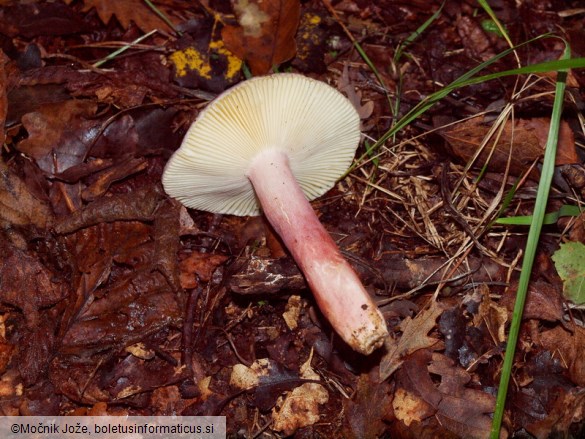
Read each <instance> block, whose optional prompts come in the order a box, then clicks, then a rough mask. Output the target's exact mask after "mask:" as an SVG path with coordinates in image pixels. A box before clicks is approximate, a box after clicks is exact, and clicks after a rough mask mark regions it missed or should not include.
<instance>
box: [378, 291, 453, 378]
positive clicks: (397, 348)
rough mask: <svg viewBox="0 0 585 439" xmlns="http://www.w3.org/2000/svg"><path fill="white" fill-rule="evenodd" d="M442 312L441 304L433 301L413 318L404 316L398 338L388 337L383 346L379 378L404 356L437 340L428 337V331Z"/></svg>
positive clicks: (392, 371)
mask: <svg viewBox="0 0 585 439" xmlns="http://www.w3.org/2000/svg"><path fill="white" fill-rule="evenodd" d="M442 312H443V305H441V304H440V303H439V302H436V301H433V302H432V304H431V306H430V307H429V308H427V309H425V310H424V311H421V312H420V313H419V314H418V315H417V316H416V317H415V318H414V319H411V318H410V317H406V319H404V321H403V322H402V324H401V325H400V329H401V330H402V335H401V336H400V337H399V338H398V340H395V339H393V338H392V337H388V338H387V339H386V343H385V345H384V346H385V347H386V351H387V352H386V354H385V355H384V357H383V358H382V360H381V362H380V379H381V381H384V380H386V379H387V378H388V377H390V375H392V374H393V373H394V372H395V371H396V369H398V368H399V367H400V366H401V365H402V363H403V361H404V357H405V356H407V355H409V354H412V353H413V352H415V351H417V350H419V349H423V348H427V347H430V346H433V345H434V344H436V343H437V342H438V341H439V340H438V339H436V338H433V337H429V336H428V333H429V332H430V331H431V330H432V329H433V328H434V327H435V326H436V320H437V317H439V315H440V314H441V313H442Z"/></svg>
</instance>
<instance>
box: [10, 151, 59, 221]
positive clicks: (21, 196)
mask: <svg viewBox="0 0 585 439" xmlns="http://www.w3.org/2000/svg"><path fill="white" fill-rule="evenodd" d="M52 222H53V212H51V209H50V207H49V206H48V205H47V203H45V202H43V201H41V200H39V199H38V198H37V197H36V196H35V195H33V193H32V192H31V190H30V189H29V187H28V186H27V184H26V182H24V181H23V180H22V179H20V178H19V177H18V176H17V175H15V174H14V173H13V172H12V171H11V170H10V169H9V168H8V167H7V166H6V164H5V163H4V162H3V161H2V160H0V223H7V224H11V225H20V226H24V225H28V224H33V225H34V226H36V227H39V228H41V229H43V228H45V227H47V226H48V225H50V224H51V223H52Z"/></svg>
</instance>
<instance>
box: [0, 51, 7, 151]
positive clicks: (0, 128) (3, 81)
mask: <svg viewBox="0 0 585 439" xmlns="http://www.w3.org/2000/svg"><path fill="white" fill-rule="evenodd" d="M7 63H8V57H7V56H6V54H5V53H4V52H3V51H2V50H1V49H0V142H2V144H4V139H5V138H6V133H5V132H4V125H5V123H6V116H7V112H8V90H7V88H8V87H7V86H8V78H7V75H6V69H5V66H6V64H7Z"/></svg>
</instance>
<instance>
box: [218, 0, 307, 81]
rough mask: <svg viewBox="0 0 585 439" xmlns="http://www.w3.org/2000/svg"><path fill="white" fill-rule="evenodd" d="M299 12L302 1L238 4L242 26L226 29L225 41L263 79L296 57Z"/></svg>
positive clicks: (242, 0)
mask: <svg viewBox="0 0 585 439" xmlns="http://www.w3.org/2000/svg"><path fill="white" fill-rule="evenodd" d="M300 10H301V7H300V2H299V0H264V1H262V0H236V1H235V3H234V11H235V13H236V16H237V18H238V24H239V26H226V27H224V28H223V30H222V37H223V41H224V43H225V45H226V47H227V48H228V49H229V50H230V51H231V52H232V53H234V54H235V55H236V56H237V57H238V58H240V59H244V60H245V61H246V62H248V64H249V65H250V69H251V70H252V73H253V74H254V75H264V74H266V73H268V72H269V71H270V69H272V67H273V66H277V65H279V64H281V63H283V62H284V61H287V60H289V59H291V58H292V57H293V56H294V55H295V52H296V44H295V38H294V37H295V33H296V31H297V27H298V25H299V20H300Z"/></svg>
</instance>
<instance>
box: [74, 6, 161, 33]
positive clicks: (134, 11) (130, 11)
mask: <svg viewBox="0 0 585 439" xmlns="http://www.w3.org/2000/svg"><path fill="white" fill-rule="evenodd" d="M72 2H73V0H65V3H67V4H70V3H72ZM91 8H95V10H96V11H97V13H98V15H99V17H100V19H101V20H102V22H103V23H104V24H108V23H109V21H110V19H111V18H112V16H115V17H116V18H117V19H118V21H119V22H120V24H121V25H122V27H123V28H124V29H127V28H128V26H129V25H130V22H131V21H133V22H134V23H135V24H136V26H138V27H139V28H140V29H141V30H142V31H143V32H144V33H148V32H150V31H151V30H153V29H162V30H165V31H167V32H169V31H171V30H172V29H171V28H169V26H168V25H167V24H166V23H165V22H164V21H163V20H162V19H161V18H160V17H159V16H158V15H157V14H156V13H155V12H154V11H153V10H152V9H150V8H149V7H148V5H147V4H146V3H145V2H144V1H142V0H124V1H111V0H84V6H83V11H84V12H86V11H89V10H90V9H91ZM167 16H168V15H167Z"/></svg>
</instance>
